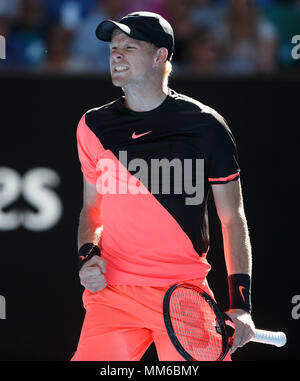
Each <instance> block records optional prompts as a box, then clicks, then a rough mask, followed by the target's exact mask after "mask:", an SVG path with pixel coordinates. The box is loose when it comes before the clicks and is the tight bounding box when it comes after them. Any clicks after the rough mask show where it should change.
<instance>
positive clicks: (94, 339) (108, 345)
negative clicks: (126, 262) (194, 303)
mask: <svg viewBox="0 0 300 381" xmlns="http://www.w3.org/2000/svg"><path fill="white" fill-rule="evenodd" d="M189 283H193V284H195V285H198V286H200V287H202V288H203V289H204V290H205V291H206V292H207V293H209V294H210V295H212V292H211V290H210V289H209V286H208V284H207V282H206V280H203V279H202V280H200V279H199V280H193V281H189ZM168 288H169V286H168V287H144V286H143V287H141V286H129V285H126V286H125V285H122V286H107V287H106V288H105V289H103V290H101V291H99V292H96V293H91V292H90V291H88V290H85V291H84V293H83V304H84V307H85V309H86V315H85V319H84V322H83V326H82V330H81V335H80V339H79V343H78V347H77V350H76V352H75V354H74V356H73V357H72V360H71V361H139V360H141V358H142V356H143V355H144V353H145V352H146V350H147V348H148V347H149V346H150V344H151V343H152V342H153V341H154V343H155V347H156V350H157V355H158V358H159V361H184V358H183V357H182V356H181V355H180V354H179V353H178V352H177V350H176V349H175V348H174V346H173V344H172V343H171V341H170V339H169V336H168V334H167V332H166V329H165V324H164V319H163V312H162V304H163V298H164V295H165V292H166V291H167V289H168ZM225 361H230V354H229V353H228V354H227V355H226V357H225Z"/></svg>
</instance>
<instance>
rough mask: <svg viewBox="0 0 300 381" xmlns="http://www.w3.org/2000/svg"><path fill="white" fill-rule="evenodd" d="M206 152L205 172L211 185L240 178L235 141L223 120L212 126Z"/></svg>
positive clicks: (216, 121)
mask: <svg viewBox="0 0 300 381" xmlns="http://www.w3.org/2000/svg"><path fill="white" fill-rule="evenodd" d="M208 146H209V150H208V152H207V157H206V159H207V161H206V170H207V177H208V181H209V182H210V183H211V184H226V183H228V182H229V181H233V180H237V179H238V178H239V176H240V167H239V163H238V153H237V147H236V142H235V139H234V137H233V135H232V132H231V131H230V129H229V127H228V125H227V124H226V122H225V121H224V120H222V121H221V120H216V119H215V122H214V123H213V126H212V133H211V135H210V139H209V144H208Z"/></svg>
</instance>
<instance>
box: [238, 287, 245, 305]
mask: <svg viewBox="0 0 300 381" xmlns="http://www.w3.org/2000/svg"><path fill="white" fill-rule="evenodd" d="M243 290H245V287H244V286H239V291H240V294H241V296H242V298H243V301H244V303H246V301H245V297H244V294H243Z"/></svg>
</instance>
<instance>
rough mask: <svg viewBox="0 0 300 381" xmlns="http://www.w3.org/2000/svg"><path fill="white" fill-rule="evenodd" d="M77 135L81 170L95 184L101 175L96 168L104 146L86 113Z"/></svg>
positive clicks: (81, 120)
mask: <svg viewBox="0 0 300 381" xmlns="http://www.w3.org/2000/svg"><path fill="white" fill-rule="evenodd" d="M76 137H77V149H78V157H79V160H80V163H81V171H82V173H83V175H84V177H85V179H86V181H87V182H88V183H90V184H94V185H95V184H96V182H97V178H98V176H99V173H98V171H97V170H96V168H97V162H98V156H99V154H100V153H101V151H102V150H103V147H102V145H101V143H100V141H99V139H98V138H97V136H96V135H95V134H94V133H93V132H92V131H91V130H90V128H89V127H88V126H87V125H86V122H85V114H84V115H83V116H82V118H81V119H80V122H79V124H78V127H77V134H76Z"/></svg>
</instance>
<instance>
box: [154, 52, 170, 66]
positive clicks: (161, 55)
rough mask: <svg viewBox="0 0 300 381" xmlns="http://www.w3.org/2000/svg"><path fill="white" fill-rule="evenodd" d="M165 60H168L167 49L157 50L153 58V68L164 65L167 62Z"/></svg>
mask: <svg viewBox="0 0 300 381" xmlns="http://www.w3.org/2000/svg"><path fill="white" fill-rule="evenodd" d="M167 58H168V49H167V48H159V49H158V50H157V52H156V55H155V58H154V67H158V66H161V65H162V64H164V63H165V62H166V61H167Z"/></svg>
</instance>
